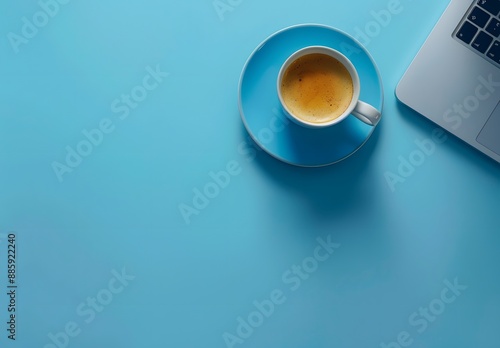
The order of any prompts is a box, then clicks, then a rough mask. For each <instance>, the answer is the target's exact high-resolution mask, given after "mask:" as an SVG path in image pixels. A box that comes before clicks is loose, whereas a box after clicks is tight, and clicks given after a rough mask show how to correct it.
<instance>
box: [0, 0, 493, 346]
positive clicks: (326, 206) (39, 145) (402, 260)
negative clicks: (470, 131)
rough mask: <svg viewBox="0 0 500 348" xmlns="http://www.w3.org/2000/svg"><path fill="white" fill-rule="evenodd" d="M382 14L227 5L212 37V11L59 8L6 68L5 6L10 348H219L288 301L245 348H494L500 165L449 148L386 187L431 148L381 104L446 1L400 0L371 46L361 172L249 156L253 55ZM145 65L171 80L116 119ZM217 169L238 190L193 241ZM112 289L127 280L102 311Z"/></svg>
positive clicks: (0, 112)
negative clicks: (294, 280)
mask: <svg viewBox="0 0 500 348" xmlns="http://www.w3.org/2000/svg"><path fill="white" fill-rule="evenodd" d="M390 3H391V1H387V0H371V1H368V0H353V1H349V2H347V1H337V2H332V1H326V0H324V1H323V0H311V1H309V2H307V3H306V2H303V1H287V2H285V1H275V2H271V3H270V2H268V1H262V0H254V1H248V0H247V1H241V2H238V1H236V0H233V1H232V2H231V4H233V5H227V3H226V5H227V6H230V7H231V9H232V11H228V12H225V13H224V14H223V17H222V19H223V20H221V17H219V15H218V14H217V12H216V10H215V9H214V5H213V3H212V1H211V0H206V1H191V2H173V1H170V2H167V1H159V0H144V1H140V2H139V1H136V2H132V1H130V2H127V3H124V2H120V1H111V0H110V1H106V2H101V1H94V0H91V1H85V2H83V1H71V2H69V3H68V4H66V5H60V9H59V12H58V13H57V14H56V15H55V16H54V17H53V18H50V21H49V23H48V24H47V25H46V26H44V27H43V28H41V29H39V32H38V33H37V34H36V35H35V36H34V37H33V38H31V39H29V41H28V43H27V44H22V45H21V46H20V47H19V52H18V53H17V54H16V53H15V52H14V50H13V47H12V45H11V44H10V42H9V39H8V36H7V35H8V34H9V33H10V32H14V33H17V34H20V33H21V27H22V25H23V21H22V18H23V17H24V16H26V17H28V18H30V19H31V18H32V17H33V15H34V14H35V13H37V11H39V10H40V6H39V4H38V3H37V2H35V1H18V2H12V1H11V2H3V3H2V4H0V13H1V20H0V33H1V34H2V35H3V37H2V39H1V40H0V57H1V59H2V64H1V65H0V76H1V78H2V84H1V87H0V88H1V93H0V116H1V117H0V250H1V253H0V287H1V288H0V318H1V320H0V322H2V323H6V322H7V321H8V314H9V313H8V312H7V305H8V297H7V295H4V293H6V292H7V290H6V278H7V275H6V272H7V265H6V256H5V253H6V250H7V247H6V245H7V240H6V238H5V237H6V234H8V233H9V232H14V233H16V235H17V238H16V239H17V248H18V253H17V281H18V285H19V288H18V289H17V312H16V314H17V336H16V341H15V342H11V341H10V340H8V339H7V331H6V326H7V325H6V324H0V328H2V329H1V330H0V342H1V344H2V346H6V347H23V348H24V347H30V348H31V347H34V348H37V347H40V348H42V347H45V348H54V347H56V345H54V344H52V343H51V339H50V335H51V334H53V335H57V334H58V333H59V332H61V331H63V330H64V328H65V326H66V325H67V324H68V323H71V322H74V323H75V324H76V325H78V328H79V330H80V331H78V334H77V335H75V336H76V337H70V338H68V340H66V339H65V338H64V335H59V336H57V337H59V338H60V342H61V343H60V344H59V346H61V347H63V346H67V347H72V348H73V347H74V348H80V347H115V346H116V347H127V348H128V347H144V346H146V347H147V346H152V347H170V346H172V347H173V346H175V347H210V348H216V347H227V346H231V345H227V344H226V343H225V341H224V338H223V335H224V333H226V332H227V333H230V334H232V335H236V334H237V327H238V318H239V317H242V318H244V319H245V320H247V318H248V316H249V315H250V314H251V313H252V312H253V311H255V306H254V304H253V302H254V301H260V302H262V301H264V300H266V299H269V298H270V294H271V292H272V291H273V290H274V289H280V290H281V291H282V292H283V296H284V297H285V298H286V300H285V301H284V303H282V304H280V305H276V306H275V309H274V312H273V313H272V314H271V315H270V316H269V317H266V318H264V320H263V323H262V324H261V325H260V326H259V327H257V328H255V329H254V331H253V332H252V334H250V335H249V337H248V338H245V339H243V343H242V344H239V343H238V344H235V345H234V346H235V347H240V346H241V347H260V348H261V347H288V348H299V347H308V348H310V347H315V348H316V347H317V348H323V347H329V348H331V347H353V348H356V347H381V346H383V345H382V342H385V343H388V342H393V341H396V340H397V338H398V335H400V334H401V333H402V332H403V331H407V332H408V335H409V336H410V337H411V342H412V343H411V346H412V347H419V348H423V347H476V346H478V347H479V346H480V347H498V346H499V344H500V343H499V342H500V330H499V328H500V275H499V271H498V265H499V264H500V263H499V261H500V253H499V252H498V247H499V245H500V235H499V232H500V231H499V226H500V214H499V213H498V211H499V197H500V195H499V194H500V167H499V166H498V164H496V163H495V162H493V161H492V160H490V159H488V158H486V157H485V156H483V155H480V154H479V153H477V152H476V151H475V150H473V149H472V148H469V147H468V146H467V145H465V144H463V143H462V142H461V141H460V140H457V139H455V138H452V137H451V136H450V137H449V138H448V140H447V141H446V142H445V143H443V144H436V149H435V151H434V153H432V154H431V155H430V156H426V157H425V161H424V163H423V164H422V165H421V166H419V167H418V168H415V170H414V172H413V173H412V174H411V175H410V176H408V178H406V179H405V181H404V182H402V183H398V184H397V185H396V186H395V190H394V192H393V190H391V188H390V186H389V185H388V183H387V180H386V178H385V176H384V175H385V174H386V173H387V172H392V173H397V172H398V166H399V163H400V156H402V157H403V158H406V159H408V158H409V157H410V155H411V153H412V152H414V151H415V150H418V147H417V145H416V143H415V141H417V140H424V139H429V138H430V137H431V135H432V132H433V130H434V129H435V126H434V125H433V124H431V123H430V122H428V121H426V120H424V119H423V118H421V117H419V116H418V115H417V114H415V113H414V112H412V111H410V110H408V109H407V108H406V107H404V106H402V105H399V104H398V103H397V101H396V99H395V97H394V94H393V91H394V88H395V86H396V84H397V82H398V81H399V79H400V77H401V76H402V74H403V73H404V71H405V69H406V68H407V66H408V65H409V63H410V62H411V59H412V58H413V56H414V55H415V54H416V52H417V51H418V49H419V47H420V45H421V44H422V43H423V42H424V40H425V38H426V36H427V35H428V33H429V32H430V31H431V29H432V27H433V25H434V24H435V23H436V21H437V20H438V18H439V16H440V15H441V13H442V11H443V10H444V8H445V7H446V5H447V1H445V0H422V1H418V2H417V1H413V2H412V1H409V0H401V3H400V6H401V7H402V8H403V10H402V11H401V12H400V13H398V14H396V15H394V16H393V18H392V19H391V20H390V21H389V23H387V25H386V26H380V25H379V28H380V30H379V32H378V33H376V32H374V31H373V30H375V29H373V28H376V27H373V28H372V29H371V30H372V31H371V32H370V33H372V34H373V35H372V37H371V38H370V39H369V40H368V42H366V46H367V48H368V50H369V51H370V52H371V54H372V55H373V57H374V59H375V61H376V62H377V64H378V66H379V69H380V72H381V75H382V78H383V82H384V89H385V91H386V95H385V105H384V117H383V120H382V122H381V124H380V126H379V127H377V130H376V131H375V133H374V134H373V136H372V137H371V138H370V140H369V141H368V142H367V143H366V144H365V146H364V147H363V148H362V149H361V150H360V151H359V152H358V153H356V155H355V156H352V157H350V158H348V159H347V160H345V161H343V162H341V163H338V164H335V165H333V166H329V167H326V168H318V169H307V168H296V167H292V166H289V165H287V164H283V163H280V162H278V161H277V160H275V159H273V158H271V157H270V156H268V155H267V154H265V153H264V152H261V151H256V152H255V154H254V155H248V154H247V155H243V154H242V153H241V151H239V147H240V146H241V144H242V143H246V144H250V143H249V140H248V134H247V133H246V132H245V130H244V127H243V125H242V122H241V119H240V117H239V113H238V107H237V87H238V80H239V77H240V72H241V69H242V68H243V65H244V63H245V61H246V59H247V58H248V56H249V55H250V53H251V52H252V51H253V50H254V48H255V47H257V45H258V44H259V43H260V42H261V41H262V40H264V39H265V38H266V37H268V36H269V35H270V34H272V33H274V32H275V31H277V30H280V29H282V28H284V27H287V26H290V25H295V24H299V23H321V24H325V25H330V26H334V27H337V28H339V29H342V30H344V31H346V32H348V33H350V34H353V35H354V34H356V31H357V30H361V31H365V28H366V26H367V25H369V23H370V22H374V21H375V19H374V18H375V17H374V15H373V13H372V12H371V11H376V12H378V11H381V10H384V9H387V8H388V4H390ZM375 34H376V35H375ZM157 65H159V66H160V68H161V71H164V72H168V73H169V75H168V77H165V78H164V79H163V81H162V82H161V83H158V85H157V87H156V88H155V89H154V90H152V91H149V92H148V95H147V97H146V98H145V100H144V101H142V102H141V103H139V105H138V106H137V107H136V108H134V109H130V114H129V115H128V117H126V118H125V119H123V120H122V119H121V118H120V116H121V115H122V114H120V113H116V112H113V110H112V106H111V105H112V103H113V102H114V101H115V100H116V99H117V98H118V99H119V98H121V95H122V94H124V93H125V94H128V93H130V91H131V90H132V89H133V88H135V87H136V86H138V85H140V84H142V81H143V78H144V77H145V76H146V75H147V74H148V71H147V68H148V67H151V68H153V69H155V68H156V67H157ZM122 105H123V104H122ZM122 116H123V115H122ZM103 119H109V120H110V121H111V122H112V125H113V126H114V128H113V131H112V132H111V133H108V134H104V135H103V140H102V143H100V144H99V145H98V146H95V147H94V148H93V149H92V152H91V154H90V155H89V156H87V157H85V158H83V160H82V162H81V163H80V164H79V165H78V166H77V167H76V168H73V169H72V172H70V173H66V174H64V175H63V176H62V182H60V181H59V180H58V178H57V176H56V174H55V172H54V170H53V168H52V164H53V162H54V161H57V162H61V163H64V161H65V157H66V154H67V150H66V148H67V146H70V147H71V148H73V149H74V148H76V147H77V145H78V144H79V143H80V142H81V141H82V140H84V139H85V137H84V135H83V134H82V131H83V130H91V129H94V128H97V127H98V126H99V123H100V122H101V121H102V120H103ZM245 146H246V145H245ZM233 161H234V162H236V163H234V162H233ZM229 163H230V164H231V165H235V164H237V168H238V171H237V172H238V174H237V175H235V176H232V177H231V181H230V183H229V184H228V185H227V186H226V187H225V188H223V189H219V191H220V192H219V193H218V195H216V197H214V198H213V199H210V201H209V204H208V206H206V207H205V208H203V209H199V211H198V215H192V216H190V218H189V222H190V223H189V224H187V223H186V221H185V219H184V218H183V216H182V214H181V213H180V210H179V207H180V205H181V204H186V205H190V206H192V205H193V203H192V201H193V198H194V196H195V193H194V192H196V190H197V189H199V190H203V189H204V188H205V187H206V185H208V184H210V183H211V182H213V179H212V178H211V177H210V175H209V173H210V172H215V173H218V172H220V171H223V170H225V169H226V167H227V165H228V164H229ZM318 238H322V239H323V240H327V239H328V238H330V239H331V240H332V241H333V242H335V243H338V244H340V247H339V248H338V249H336V250H335V251H334V253H333V254H332V255H331V256H330V257H329V258H328V259H327V260H326V261H324V262H320V263H319V264H318V267H317V269H315V270H314V272H311V274H308V279H305V280H303V281H301V283H300V287H298V288H297V289H296V290H295V291H292V290H291V287H290V284H287V283H285V282H284V281H283V279H282V276H283V274H285V272H287V270H290V269H291V268H292V267H293V266H294V265H302V264H303V262H304V261H305V260H310V259H308V257H311V256H313V255H314V251H315V250H316V249H315V248H316V247H317V246H318V241H317V239H318ZM2 255H3V256H2ZM123 270H124V271H125V272H126V274H128V275H130V277H131V278H132V277H135V278H134V279H132V280H129V281H128V283H127V282H125V283H126V284H127V285H126V286H123V287H122V288H121V290H122V291H120V292H119V293H116V294H114V295H112V296H113V297H112V298H111V299H110V298H109V296H108V295H109V294H111V293H110V292H109V288H110V287H109V286H110V284H111V283H112V281H113V279H116V276H115V273H113V272H114V271H115V272H118V273H121V272H122V271H123ZM455 279H457V281H458V282H459V283H460V284H463V285H465V286H467V289H466V290H463V291H462V293H461V295H460V296H458V297H456V298H455V300H454V301H452V303H449V304H445V307H443V308H440V307H435V308H439V310H441V311H443V310H444V311H443V312H442V313H441V314H440V315H437V316H435V318H434V320H433V321H432V322H430V321H429V322H428V324H426V328H425V330H422V332H418V330H417V329H419V328H422V326H420V325H419V326H415V325H412V324H410V322H409V318H410V317H411V316H412V315H413V313H415V312H418V311H419V310H420V308H421V307H428V306H429V304H431V303H433V304H434V305H435V306H439V305H440V302H439V301H440V300H439V299H440V298H441V293H442V291H444V290H443V289H445V288H446V285H445V281H446V280H449V281H450V282H453V281H454V280H455ZM110 282H111V283H110ZM113 284H114V285H116V284H117V283H116V282H114V283H113ZM114 289H116V287H115V288H114ZM96 296H97V297H99V296H100V299H101V301H103V302H106V303H107V304H106V305H105V306H102V307H98V308H99V309H100V311H97V310H94V312H93V314H94V317H93V318H92V320H90V316H87V315H80V314H78V308H80V309H81V307H80V306H81V304H83V305H84V308H86V309H87V310H88V309H89V308H90V307H88V306H87V307H85V306H86V305H85V304H86V303H87V300H88V298H92V297H96ZM282 299H283V297H282ZM441 304H442V303H441ZM91 313H92V311H91ZM86 319H88V321H89V322H88V323H87V322H85V320H86ZM70 331H71V330H70ZM72 332H73V331H72ZM403 336H404V333H403ZM405 342H406V341H405ZM240 343H241V342H240Z"/></svg>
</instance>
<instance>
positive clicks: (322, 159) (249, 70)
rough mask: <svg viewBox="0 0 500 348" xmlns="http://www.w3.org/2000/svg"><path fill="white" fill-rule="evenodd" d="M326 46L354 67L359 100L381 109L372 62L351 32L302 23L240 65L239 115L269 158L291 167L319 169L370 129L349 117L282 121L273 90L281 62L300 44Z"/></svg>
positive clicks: (280, 33)
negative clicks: (320, 122)
mask: <svg viewBox="0 0 500 348" xmlns="http://www.w3.org/2000/svg"><path fill="white" fill-rule="evenodd" d="M314 45H320V46H327V47H331V48H333V49H336V50H337V51H340V52H342V53H343V54H344V55H345V56H346V57H348V58H349V59H350V60H351V61H352V63H353V64H354V66H355V67H356V69H357V71H358V74H359V78H360V81H361V95H360V99H361V100H362V101H364V102H366V103H369V104H371V105H373V106H374V107H375V108H377V109H378V110H380V111H382V107H383V99H384V92H383V87H382V81H381V78H380V74H379V71H378V68H377V66H376V65H375V62H374V61H373V59H372V57H371V56H370V54H369V53H368V52H367V51H366V49H365V48H364V47H363V46H361V44H359V43H358V42H357V41H356V40H355V39H354V38H352V37H351V36H349V35H347V34H345V33H343V32H341V31H339V30H337V29H334V28H331V27H327V26H323V25H317V24H303V25H297V26H293V27H289V28H286V29H283V30H280V31H278V32H277V33H275V34H273V35H271V36H270V37H269V38H267V39H266V40H265V41H264V42H263V43H262V44H260V45H259V47H257V48H256V49H255V51H254V52H253V53H252V54H251V56H250V58H249V59H248V61H247V62H246V64H245V67H244V68H243V72H242V74H241V78H240V85H239V91H238V94H239V109H240V114H241V118H242V120H243V123H244V124H245V127H246V129H247V131H248V133H249V134H250V136H251V137H252V139H253V140H254V141H255V142H256V143H257V144H258V145H259V146H260V147H261V148H262V149H263V150H264V151H266V152H267V153H269V154H270V155H271V156H273V157H275V158H277V159H279V160H281V161H283V162H286V163H289V164H293V165H297V166H303V167H319V166H325V165H329V164H333V163H335V162H338V161H341V160H343V159H344V158H346V157H348V156H350V155H352V154H353V153H354V152H356V150H358V149H359V148H360V147H361V146H363V144H364V143H365V142H366V141H367V140H368V138H369V137H370V135H371V134H372V133H373V131H374V129H375V127H372V126H369V125H367V124H365V123H363V122H362V121H360V120H358V119H357V118H356V117H354V116H353V115H350V116H348V117H347V118H346V119H345V120H344V121H342V122H341V123H339V124H337V125H334V126H331V127H328V128H324V129H308V128H305V127H302V126H299V125H297V124H295V123H293V122H291V121H289V120H288V119H287V117H286V116H285V114H284V113H283V111H282V108H281V104H280V102H279V99H278V93H277V91H276V79H277V77H278V72H279V70H280V68H281V65H282V64H283V63H284V62H285V60H286V59H287V58H288V57H289V56H290V55H291V54H292V53H294V52H295V51H297V50H299V49H301V48H303V47H306V46H314Z"/></svg>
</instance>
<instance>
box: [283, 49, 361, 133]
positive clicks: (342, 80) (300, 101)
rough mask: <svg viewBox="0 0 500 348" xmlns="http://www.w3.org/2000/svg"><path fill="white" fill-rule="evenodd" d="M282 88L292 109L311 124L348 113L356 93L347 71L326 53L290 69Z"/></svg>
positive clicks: (293, 65)
mask: <svg viewBox="0 0 500 348" xmlns="http://www.w3.org/2000/svg"><path fill="white" fill-rule="evenodd" d="M280 88H281V95H282V98H283V102H284V103H285V105H286V107H287V108H288V110H289V111H290V112H291V113H292V114H293V115H295V116H296V117H298V118H300V119H301V120H303V121H305V122H309V123H327V122H330V121H333V120H335V119H336V118H338V117H339V116H341V115H342V114H343V113H344V112H345V111H346V110H347V108H348V107H349V105H350V104H351V101H352V98H353V94H354V84H353V81H352V78H351V74H350V73H349V71H348V70H347V68H346V67H345V66H344V65H343V64H342V63H341V62H339V61H338V60H337V59H335V58H333V57H331V56H329V55H326V54H322V53H312V54H308V55H305V56H302V57H300V58H298V59H297V60H295V61H294V62H293V63H292V64H291V65H290V66H289V67H288V68H287V69H286V71H285V73H284V75H283V78H282V81H281V86H280Z"/></svg>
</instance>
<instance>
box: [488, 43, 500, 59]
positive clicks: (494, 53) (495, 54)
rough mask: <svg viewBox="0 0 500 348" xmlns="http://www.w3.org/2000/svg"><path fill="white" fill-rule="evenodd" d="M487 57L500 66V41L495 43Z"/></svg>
mask: <svg viewBox="0 0 500 348" xmlns="http://www.w3.org/2000/svg"><path fill="white" fill-rule="evenodd" d="M486 55H487V56H488V57H489V58H490V59H491V60H493V61H494V62H496V63H498V64H500V41H495V43H494V44H493V45H491V48H490V50H489V51H488V53H487V54H486Z"/></svg>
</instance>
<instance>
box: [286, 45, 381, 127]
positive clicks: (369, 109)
mask: <svg viewBox="0 0 500 348" xmlns="http://www.w3.org/2000/svg"><path fill="white" fill-rule="evenodd" d="M315 53H321V54H326V55H328V56H330V57H332V58H335V59H336V60H338V61H339V62H340V63H341V64H342V65H344V66H345V68H346V69H347V71H348V72H349V74H350V75H351V78H352V82H353V88H354V90H353V96H352V100H351V103H350V104H349V106H348V107H347V109H346V110H345V111H344V112H343V113H342V115H340V116H339V117H336V118H335V119H333V120H330V121H328V122H324V123H312V122H307V121H305V120H304V119H303V118H301V117H300V115H297V114H294V113H293V112H291V111H290V110H289V109H288V107H287V106H286V104H285V102H284V100H283V96H282V95H281V82H282V79H283V75H284V74H285V71H286V70H287V69H288V67H289V66H290V65H291V64H292V63H293V62H295V61H296V60H297V59H299V58H301V57H303V56H306V55H309V54H315ZM277 88H278V97H279V100H280V103H281V106H282V107H283V110H284V112H285V115H287V117H288V118H289V119H290V120H292V121H293V122H295V123H297V124H299V125H301V126H304V127H308V128H324V127H329V126H332V125H334V124H337V123H340V122H342V121H343V120H344V119H345V118H346V117H348V116H349V115H351V114H352V115H354V116H356V117H357V118H359V119H360V120H361V121H363V122H364V123H366V124H369V125H370V126H375V125H377V123H378V122H379V121H380V116H381V114H380V111H378V110H377V109H376V108H374V107H373V106H371V105H369V104H367V103H365V102H362V101H361V100H359V94H360V91H361V85H360V82H359V76H358V72H357V71H356V68H355V67H354V65H353V64H352V63H351V61H350V60H349V59H348V58H347V57H346V56H344V55H343V54H342V53H340V52H339V51H336V50H334V49H332V48H329V47H325V46H309V47H305V48H302V49H300V50H298V51H297V52H295V53H293V54H292V55H291V56H290V57H289V58H288V59H287V60H286V61H285V63H283V65H282V66H281V69H280V72H279V74H278V80H277Z"/></svg>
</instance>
